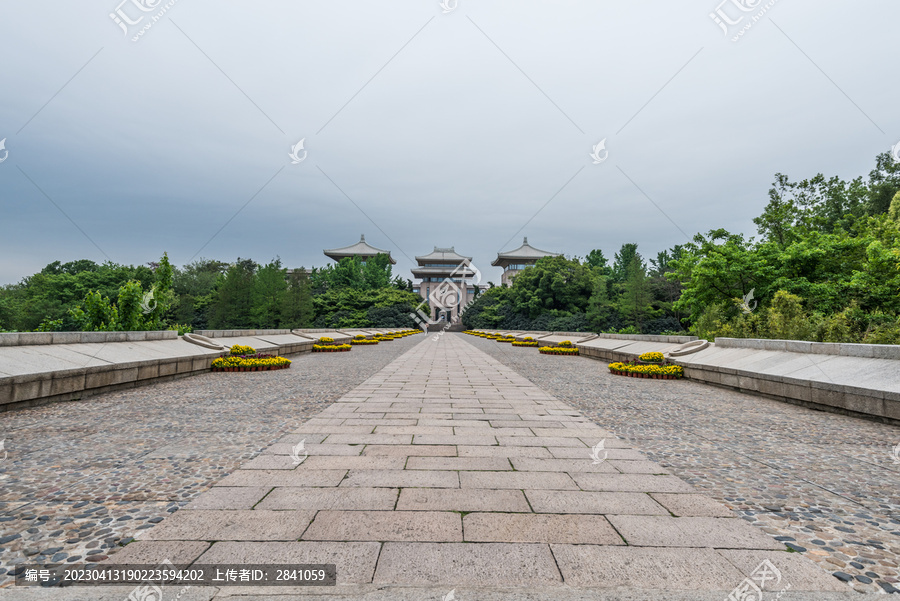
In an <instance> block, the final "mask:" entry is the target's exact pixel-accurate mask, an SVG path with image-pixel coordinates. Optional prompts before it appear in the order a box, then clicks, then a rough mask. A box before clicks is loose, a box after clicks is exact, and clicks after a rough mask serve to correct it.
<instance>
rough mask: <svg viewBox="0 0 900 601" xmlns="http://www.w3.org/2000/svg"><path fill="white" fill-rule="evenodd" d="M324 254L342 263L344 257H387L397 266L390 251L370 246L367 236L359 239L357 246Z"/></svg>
mask: <svg viewBox="0 0 900 601" xmlns="http://www.w3.org/2000/svg"><path fill="white" fill-rule="evenodd" d="M322 252H323V253H325V256H326V257H329V258H331V259H334V260H335V261H340V260H341V259H343V258H344V257H357V256H358V257H374V256H375V255H387V256H388V259H389V260H390V262H391V264H392V265H396V264H397V262H396V261H395V260H394V258H393V257H391V253H390V251H387V250H382V249H380V248H375V247H374V246H372V245H371V244H368V243H367V242H366V235H365V234H363V235H362V236H360V237H359V242H357V243H356V244H351V245H350V246H345V247H343V248H333V249H330V250H328V249H326V250H323V251H322Z"/></svg>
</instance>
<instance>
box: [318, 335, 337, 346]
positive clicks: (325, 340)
mask: <svg viewBox="0 0 900 601" xmlns="http://www.w3.org/2000/svg"><path fill="white" fill-rule="evenodd" d="M333 343H334V338H329V337H328V336H322V337H321V338H319V344H333Z"/></svg>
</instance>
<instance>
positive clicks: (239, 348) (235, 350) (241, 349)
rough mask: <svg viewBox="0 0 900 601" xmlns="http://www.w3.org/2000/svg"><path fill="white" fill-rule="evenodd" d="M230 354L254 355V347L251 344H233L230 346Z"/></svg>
mask: <svg viewBox="0 0 900 601" xmlns="http://www.w3.org/2000/svg"><path fill="white" fill-rule="evenodd" d="M231 354H232V355H255V354H256V349H255V348H253V347H252V346H243V345H240V344H235V345H234V346H233V347H231Z"/></svg>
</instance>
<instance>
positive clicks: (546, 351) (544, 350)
mask: <svg viewBox="0 0 900 601" xmlns="http://www.w3.org/2000/svg"><path fill="white" fill-rule="evenodd" d="M538 351H539V352H540V353H541V354H542V355H577V354H578V349H577V348H568V347H564V346H542V347H541V348H539V349H538Z"/></svg>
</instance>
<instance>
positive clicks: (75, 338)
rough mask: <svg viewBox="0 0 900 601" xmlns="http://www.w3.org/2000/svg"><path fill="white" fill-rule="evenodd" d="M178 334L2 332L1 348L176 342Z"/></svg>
mask: <svg viewBox="0 0 900 601" xmlns="http://www.w3.org/2000/svg"><path fill="white" fill-rule="evenodd" d="M176 338H178V332H175V331H174V330H158V331H151V332H12V333H9V332H0V346H31V345H44V344H82V343H91V342H100V343H106V342H137V341H142V340H175V339H176Z"/></svg>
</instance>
